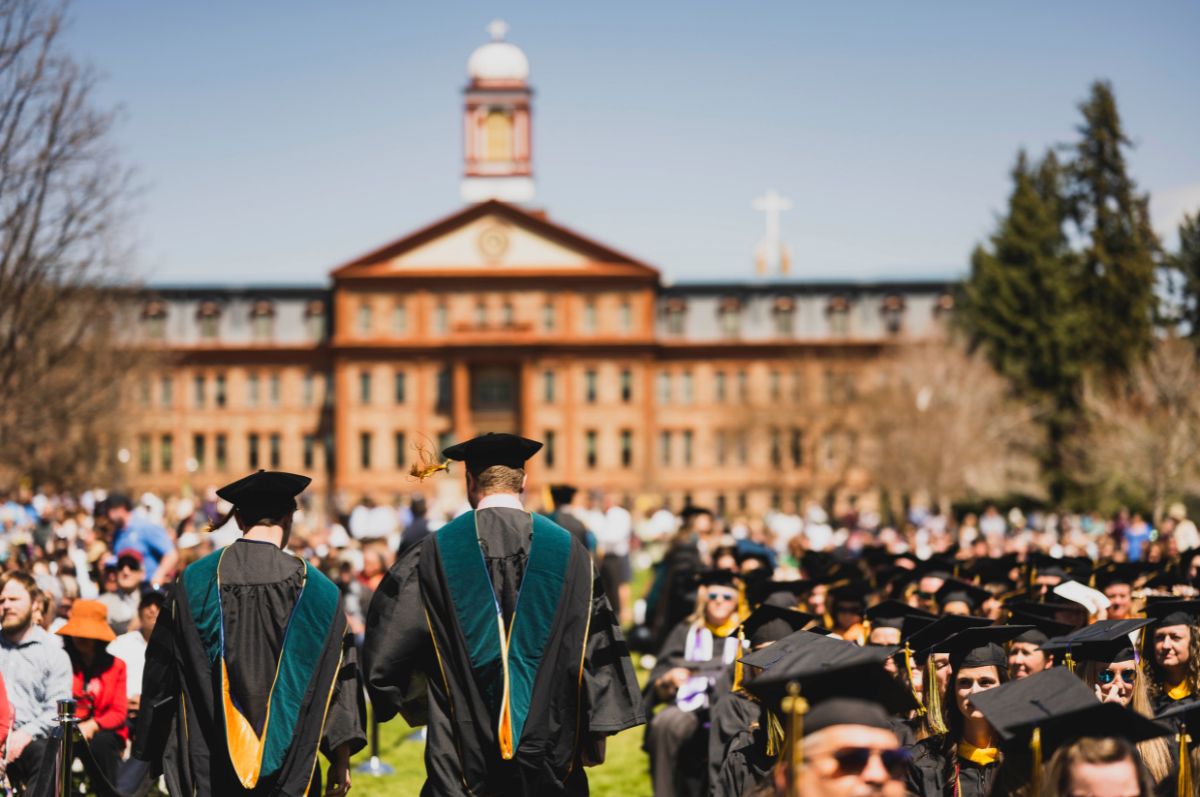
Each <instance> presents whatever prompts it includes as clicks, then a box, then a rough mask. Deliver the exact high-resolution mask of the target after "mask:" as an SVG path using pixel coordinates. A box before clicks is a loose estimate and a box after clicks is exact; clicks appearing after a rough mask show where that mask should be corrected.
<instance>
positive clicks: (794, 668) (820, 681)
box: [742, 631, 917, 732]
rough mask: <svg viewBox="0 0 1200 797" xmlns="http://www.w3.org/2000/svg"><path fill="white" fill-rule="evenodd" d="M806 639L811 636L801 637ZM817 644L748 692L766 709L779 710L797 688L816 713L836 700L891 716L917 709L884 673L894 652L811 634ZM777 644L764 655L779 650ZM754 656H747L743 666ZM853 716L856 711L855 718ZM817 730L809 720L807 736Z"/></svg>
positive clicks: (775, 667) (795, 653)
mask: <svg viewBox="0 0 1200 797" xmlns="http://www.w3.org/2000/svg"><path fill="white" fill-rule="evenodd" d="M799 633H800V634H806V633H807V632H803V631H801V632H799ZM808 636H809V637H811V638H812V639H815V640H818V644H813V643H811V642H810V643H808V644H805V645H803V646H802V647H800V648H797V649H795V650H792V651H790V652H789V653H787V654H786V655H785V656H784V657H783V658H781V659H779V660H778V661H776V662H774V663H773V664H772V665H771V666H769V667H768V668H767V670H766V672H764V673H763V674H761V675H759V676H757V677H756V678H754V679H753V680H750V681H748V682H747V683H746V684H745V686H744V688H745V689H746V690H747V691H748V692H750V693H751V694H752V695H754V696H755V697H757V698H759V699H760V700H762V701H763V702H764V703H765V704H766V705H767V706H770V707H771V708H773V709H775V710H776V711H778V710H779V707H780V703H781V702H782V700H783V698H784V697H786V696H787V694H788V691H789V688H790V687H791V685H792V684H796V685H798V686H799V687H800V691H801V694H802V695H803V696H804V698H805V699H806V700H808V701H809V703H810V704H811V705H812V706H813V707H814V710H815V708H816V707H817V706H818V705H819V704H820V703H822V702H824V701H826V700H830V699H834V698H849V699H854V700H857V701H864V702H866V703H873V704H876V705H878V706H882V707H883V709H884V711H886V712H887V713H888V714H899V713H902V712H905V711H909V710H912V709H915V708H916V707H917V705H916V701H915V700H914V699H913V696H912V694H911V693H910V692H909V691H908V690H907V689H905V688H904V687H903V686H901V685H900V683H899V681H897V680H896V679H895V678H893V677H892V676H891V675H889V674H888V673H887V672H886V671H885V670H884V669H883V662H884V661H885V660H886V659H887V658H888V657H889V656H890V655H891V653H892V652H893V651H892V650H890V649H888V648H860V647H858V646H857V645H854V644H850V645H846V646H838V645H835V646H833V647H830V646H829V645H828V644H820V643H821V642H824V643H830V642H834V640H829V639H827V638H825V637H820V636H817V635H815V634H808ZM781 644H783V643H782V642H777V643H775V644H774V645H771V646H770V647H768V648H765V649H764V650H763V651H762V652H764V653H765V652H768V651H771V650H774V649H775V648H776V647H778V646H779V645H781ZM748 658H749V657H743V659H742V661H743V663H745V662H746V660H747V659H748ZM850 716H851V717H853V716H854V714H853V712H851V713H850ZM843 722H849V723H850V724H864V723H861V722H855V721H853V720H852V719H851V720H840V721H837V722H834V721H830V722H826V723H824V724H823V727H828V725H830V724H841V723H843ZM816 730H818V728H817V727H814V723H810V722H809V721H807V720H806V722H805V731H806V732H813V731H816Z"/></svg>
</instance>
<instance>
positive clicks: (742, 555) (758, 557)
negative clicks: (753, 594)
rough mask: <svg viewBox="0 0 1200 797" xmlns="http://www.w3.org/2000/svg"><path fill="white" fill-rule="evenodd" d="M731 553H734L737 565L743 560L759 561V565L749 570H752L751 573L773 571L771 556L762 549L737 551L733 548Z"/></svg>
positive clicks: (743, 561) (742, 562)
mask: <svg viewBox="0 0 1200 797" xmlns="http://www.w3.org/2000/svg"><path fill="white" fill-rule="evenodd" d="M733 555H734V558H735V559H737V563H738V565H742V564H744V563H745V562H748V561H751V560H753V561H756V562H758V563H759V565H760V566H759V567H757V568H755V569H754V570H752V571H749V572H753V573H760V572H761V573H768V574H769V573H773V572H775V565H774V564H772V562H771V557H770V556H769V555H767V554H766V553H764V552H762V551H740V552H739V551H736V550H735V551H734V554H733Z"/></svg>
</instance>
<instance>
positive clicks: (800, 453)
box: [791, 429, 804, 468]
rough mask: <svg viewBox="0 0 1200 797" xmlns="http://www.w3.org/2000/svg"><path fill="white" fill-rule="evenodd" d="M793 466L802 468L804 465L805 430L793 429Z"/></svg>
mask: <svg viewBox="0 0 1200 797" xmlns="http://www.w3.org/2000/svg"><path fill="white" fill-rule="evenodd" d="M791 449H792V466H793V467H796V468H798V467H800V466H801V465H803V464H804V430H802V429H792V445H791Z"/></svg>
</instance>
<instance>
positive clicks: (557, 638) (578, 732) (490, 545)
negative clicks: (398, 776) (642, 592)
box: [364, 507, 645, 797]
mask: <svg viewBox="0 0 1200 797" xmlns="http://www.w3.org/2000/svg"><path fill="white" fill-rule="evenodd" d="M475 521H476V531H477V534H478V539H479V545H480V548H481V549H482V552H483V557H484V560H485V562H486V566H487V570H488V574H489V577H490V580H491V583H492V586H493V589H494V590H495V595H496V600H497V601H499V603H500V606H501V609H502V611H503V614H504V619H505V623H506V625H507V624H508V623H510V622H511V619H512V614H513V609H514V607H515V606H516V602H517V592H518V589H519V588H520V586H521V580H522V577H523V575H524V572H525V565H526V562H527V560H528V557H529V550H530V545H531V539H532V519H531V517H530V515H529V514H528V513H526V512H523V511H520V510H516V509H509V508H501V507H495V508H489V509H482V510H479V511H478V512H476V514H475ZM454 577H455V574H454V573H447V572H445V570H444V569H443V566H442V556H441V552H440V547H439V540H438V537H437V534H434V535H431V536H430V537H428V538H427V539H426V540H425V541H424V542H422V543H421V544H419V545H417V546H415V547H414V548H413V549H412V550H410V551H406V552H405V555H404V556H403V557H401V558H400V559H399V560H398V561H397V562H396V564H395V565H394V566H393V567H392V569H391V571H390V572H389V573H388V574H387V576H386V577H385V578H384V580H383V582H382V583H381V584H380V586H379V589H378V590H376V592H375V598H374V600H373V601H372V602H371V608H370V611H369V613H368V617H367V630H366V640H365V643H364V662H365V665H366V670H367V688H368V690H369V692H370V695H371V700H372V704H373V706H374V708H375V711H376V712H378V716H379V718H380V720H385V721H386V720H388V719H391V718H392V717H393V716H395V714H397V713H400V714H402V715H403V716H404V718H405V720H407V721H408V723H409V724H410V725H427V726H428V732H427V735H426V745H425V769H426V777H427V780H426V781H425V786H424V788H423V789H422V790H421V794H422V795H426V796H427V797H432V795H437V797H444V796H445V795H464V797H465V795H468V794H469V795H475V796H476V797H485V796H490V795H497V796H499V795H505V796H506V797H507V796H509V795H524V794H528V795H544V794H546V795H548V794H570V795H585V794H587V793H588V785H587V777H586V775H584V773H583V769H582V766H581V757H580V755H581V750H582V749H583V746H584V745H585V743H586V742H587V740H588V738H589V735H593V736H603V735H607V734H613V733H616V732H618V731H621V730H624V729H626V728H631V727H634V726H636V725H640V724H642V723H643V722H644V721H645V719H644V715H643V713H642V707H641V700H640V697H639V694H638V686H637V677H636V675H635V674H634V670H633V665H632V663H631V662H630V660H629V654H628V650H627V649H626V647H625V641H624V639H623V637H622V636H621V631H620V628H619V627H618V625H617V622H616V620H615V619H614V617H613V614H612V609H611V608H610V607H609V603H608V599H607V598H606V597H605V595H604V591H603V588H602V587H601V585H600V581H599V578H598V577H597V576H596V573H595V570H594V568H593V566H592V561H591V557H590V556H589V555H588V551H587V549H586V548H585V547H584V546H583V544H582V543H579V542H578V541H577V540H576V539H572V541H571V546H570V553H569V556H568V560H567V575H566V578H565V580H564V582H563V587H562V594H561V600H559V602H558V606H557V610H556V615H555V617H554V619H553V624H552V626H551V630H550V635H549V637H548V639H547V642H546V646H545V650H544V653H543V658H542V660H541V662H540V664H539V666H538V668H537V675H536V680H535V682H534V687H533V692H532V702H531V705H530V708H529V714H528V717H527V719H526V721H525V725H524V730H523V732H522V734H521V738H520V741H519V744H518V746H517V749H516V751H515V754H514V757H513V758H512V759H511V760H509V761H505V760H504V759H503V758H502V757H501V755H500V747H499V742H498V738H497V737H498V732H497V718H496V717H494V716H492V711H491V710H490V709H489V707H488V704H487V702H486V701H485V699H484V698H483V696H482V695H483V691H482V689H481V686H480V684H479V683H478V682H477V679H476V676H475V674H474V671H473V669H472V667H471V661H470V658H469V655H468V651H467V650H466V649H465V647H466V643H465V637H464V636H463V632H462V630H461V629H460V628H459V624H458V619H457V616H456V614H455V612H454V608H453V605H452V602H451V598H450V586H449V585H450V581H451V580H452V579H454ZM435 641H436V648H435ZM585 642H586V644H585ZM581 653H582V664H583V668H582V674H581V673H580V658H581Z"/></svg>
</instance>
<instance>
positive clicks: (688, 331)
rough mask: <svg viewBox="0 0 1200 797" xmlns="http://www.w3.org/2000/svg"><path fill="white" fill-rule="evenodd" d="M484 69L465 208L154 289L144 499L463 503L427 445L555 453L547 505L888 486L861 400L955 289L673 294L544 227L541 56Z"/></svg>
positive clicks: (687, 290)
mask: <svg viewBox="0 0 1200 797" xmlns="http://www.w3.org/2000/svg"><path fill="white" fill-rule="evenodd" d="M495 34H499V35H498V36H497V39H496V40H495V41H493V42H491V43H489V44H486V45H484V46H483V47H481V48H479V49H478V50H477V51H476V52H475V53H474V54H473V55H472V56H471V60H470V62H469V64H468V72H469V75H470V84H469V85H468V87H467V90H466V92H465V101H464V175H463V185H462V188H463V197H464V200H465V201H466V202H467V204H466V205H465V207H463V208H462V209H461V210H459V211H457V212H455V213H452V214H451V215H449V216H447V217H445V218H443V219H441V220H438V221H435V222H434V223H432V224H429V225H428V226H425V227H423V228H421V229H419V230H417V231H415V232H412V233H410V234H408V235H405V236H404V237H402V238H400V239H398V240H396V241H394V242H392V243H389V244H387V245H385V246H383V247H380V248H378V249H376V250H374V251H372V252H370V253H369V254H367V255H365V256H362V257H359V258H357V259H355V260H353V261H351V262H348V263H346V264H344V265H341V266H339V267H337V268H335V269H333V271H332V273H331V278H330V282H329V283H327V284H325V285H313V286H304V287H279V286H264V287H260V288H253V287H252V288H236V289H234V288H223V287H220V286H210V285H204V286H157V287H154V288H152V289H151V290H150V291H149V292H148V293H147V295H146V296H145V297H144V298H143V300H142V306H141V308H140V325H141V326H140V334H141V337H142V339H143V340H144V341H145V343H146V344H147V345H148V346H150V347H152V348H155V349H157V350H159V351H160V352H161V353H162V354H163V359H162V360H161V366H160V367H159V368H158V370H157V371H156V373H154V374H153V375H151V376H149V377H147V378H146V379H145V380H144V381H143V382H142V383H141V384H140V385H139V386H137V389H136V393H137V396H136V398H135V401H136V403H137V405H138V411H137V422H136V423H135V424H134V425H133V428H131V429H130V430H129V435H130V437H129V439H128V441H127V449H128V451H129V452H130V456H129V462H128V471H129V472H128V480H129V482H130V483H131V484H132V485H134V486H136V487H137V488H148V489H155V490H160V491H175V490H178V489H179V488H180V487H181V486H182V485H184V484H190V485H192V486H193V487H194V488H197V489H199V488H203V487H204V486H206V485H210V484H218V483H221V482H223V481H226V480H229V479H232V478H236V477H237V476H240V475H242V474H244V473H246V472H247V471H249V470H252V469H254V468H258V467H264V468H282V469H286V470H296V471H302V472H305V473H309V474H312V475H313V476H314V485H313V488H312V492H313V493H314V494H315V495H317V496H323V497H324V496H330V495H332V494H334V493H341V494H343V495H345V496H346V497H348V498H350V499H351V500H353V499H356V498H357V497H359V496H361V495H373V496H375V497H376V498H390V497H391V496H392V495H393V494H399V493H410V492H413V491H414V490H424V491H426V492H430V491H440V492H441V493H442V494H441V495H440V496H438V497H440V498H441V499H443V500H445V501H453V500H456V499H457V498H458V497H459V496H460V495H461V479H458V478H455V479H435V480H432V481H429V482H425V483H424V484H418V483H416V482H414V481H412V480H410V478H409V477H408V476H407V475H406V474H407V471H408V468H409V466H410V465H411V464H412V463H413V461H414V459H415V457H416V447H417V446H418V445H425V446H427V447H429V448H435V447H436V448H440V447H441V446H443V445H444V444H446V443H447V441H450V440H456V439H462V438H464V437H467V436H470V435H472V434H476V433H479V432H484V431H511V432H517V433H520V434H524V435H527V436H530V437H533V438H536V439H539V440H542V441H544V442H545V443H546V449H545V451H544V454H543V455H542V456H540V457H538V458H535V460H533V462H532V463H531V469H530V477H531V481H532V482H533V485H534V486H535V488H536V487H537V486H538V485H541V484H545V483H547V482H556V481H567V482H573V483H577V484H581V485H585V486H588V487H594V488H597V489H603V490H609V491H615V492H618V493H621V494H623V495H626V496H628V497H630V498H634V497H641V498H643V499H647V500H659V499H666V500H670V501H671V502H673V503H674V504H675V505H676V506H677V507H678V506H679V505H680V504H681V503H682V502H684V501H685V500H694V501H697V502H701V503H705V504H709V505H713V506H717V507H721V508H724V509H728V510H731V511H732V510H738V509H742V508H745V509H749V510H752V511H761V510H762V509H765V508H766V507H768V506H771V505H780V506H792V505H794V504H795V503H796V502H797V501H799V500H801V499H804V498H816V499H824V498H826V497H828V496H829V495H830V494H832V493H837V494H840V495H853V494H856V493H858V492H861V491H863V490H865V489H868V488H869V474H868V473H866V472H865V471H864V470H863V469H861V468H859V467H857V466H856V453H857V451H858V431H857V428H856V420H855V417H854V411H853V408H852V404H853V402H852V399H853V396H854V394H855V392H856V391H857V390H859V389H860V388H861V386H862V385H863V381H864V380H866V379H869V378H870V373H871V368H870V366H871V363H872V362H873V361H874V360H876V359H877V358H878V357H879V356H880V355H881V354H882V353H884V352H885V351H886V350H887V349H889V348H890V347H894V346H897V345H904V343H905V342H908V341H912V340H914V339H920V338H923V337H926V336H929V335H932V334H936V332H937V329H938V325H939V323H940V319H941V318H942V317H943V315H944V313H943V311H944V310H946V309H947V308H948V307H949V302H950V299H949V293H948V290H949V289H950V286H949V285H947V284H945V283H942V282H921V281H908V282H877V283H850V282H820V283H813V282H801V281H795V280H782V279H779V280H774V281H772V280H769V279H763V278H759V279H754V280H747V281H744V282H721V283H686V282H685V283H675V284H672V285H667V284H666V283H665V282H664V280H663V279H662V278H661V276H660V273H659V272H658V271H657V270H656V269H655V268H654V267H652V266H650V265H648V264H646V263H643V262H641V261H639V260H637V259H636V258H633V257H631V256H629V255H626V254H624V253H622V252H620V251H618V250H617V249H614V248H612V247H610V246H608V245H606V244H604V243H601V242H598V241H595V240H592V239H590V238H589V237H587V236H585V235H583V234H581V233H579V232H576V231H575V230H573V229H571V228H568V227H567V226H564V225H563V224H560V223H558V222H557V221H556V220H553V219H551V218H550V217H549V216H548V215H547V214H546V213H545V212H544V211H541V210H536V209H533V208H532V206H531V205H530V201H531V200H532V198H533V171H532V165H531V163H532V161H531V155H532V123H531V114H530V111H531V107H530V98H531V91H530V89H529V86H528V83H527V79H528V62H527V60H526V59H525V56H524V54H523V53H521V51H520V50H519V49H517V48H516V47H515V46H514V45H512V44H510V43H508V42H505V41H502V36H503V32H502V31H499V30H497V31H494V35H495Z"/></svg>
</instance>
